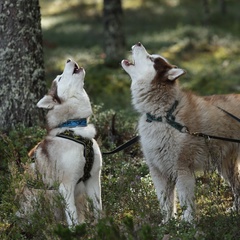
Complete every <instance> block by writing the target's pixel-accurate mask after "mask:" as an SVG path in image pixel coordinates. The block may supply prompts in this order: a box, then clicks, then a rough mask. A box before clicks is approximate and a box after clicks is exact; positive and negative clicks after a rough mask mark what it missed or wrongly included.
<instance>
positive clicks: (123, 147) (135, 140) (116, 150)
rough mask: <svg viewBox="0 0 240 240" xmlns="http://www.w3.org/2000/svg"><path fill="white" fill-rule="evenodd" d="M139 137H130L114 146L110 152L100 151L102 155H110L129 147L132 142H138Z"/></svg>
mask: <svg viewBox="0 0 240 240" xmlns="http://www.w3.org/2000/svg"><path fill="white" fill-rule="evenodd" d="M139 139H140V137H139V136H135V137H133V138H132V139H130V140H129V141H127V142H126V143H124V144H122V145H120V146H119V147H117V148H115V149H114V150H112V151H110V152H102V155H110V154H114V153H117V152H120V151H122V150H124V149H126V148H128V147H130V146H131V145H133V144H134V143H136V142H138V141H139Z"/></svg>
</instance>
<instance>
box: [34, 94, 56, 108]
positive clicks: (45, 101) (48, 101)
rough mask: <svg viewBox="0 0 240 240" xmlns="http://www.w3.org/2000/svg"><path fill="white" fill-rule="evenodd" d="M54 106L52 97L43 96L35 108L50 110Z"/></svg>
mask: <svg viewBox="0 0 240 240" xmlns="http://www.w3.org/2000/svg"><path fill="white" fill-rule="evenodd" d="M55 105H56V102H55V101H54V100H53V97H52V96H50V95H45V96H44V97H43V98H42V99H41V100H39V102H38V103H37V107H39V108H44V109H52V108H53V107H54V106H55Z"/></svg>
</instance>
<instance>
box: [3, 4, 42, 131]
mask: <svg viewBox="0 0 240 240" xmlns="http://www.w3.org/2000/svg"><path fill="white" fill-rule="evenodd" d="M40 20H41V16H40V7H39V2H38V0H0V39H1V40H0V129H2V130H9V129H10V128H13V127H14V126H16V124H18V123H22V124H23V125H25V126H33V125H35V124H37V123H38V122H39V120H41V121H42V120H43V112H42V111H40V110H38V109H37V108H36V103H37V101H38V100H39V99H40V98H41V97H42V96H43V95H44V93H45V91H46V84H45V81H44V62H43V48H42V31H41V21H40Z"/></svg>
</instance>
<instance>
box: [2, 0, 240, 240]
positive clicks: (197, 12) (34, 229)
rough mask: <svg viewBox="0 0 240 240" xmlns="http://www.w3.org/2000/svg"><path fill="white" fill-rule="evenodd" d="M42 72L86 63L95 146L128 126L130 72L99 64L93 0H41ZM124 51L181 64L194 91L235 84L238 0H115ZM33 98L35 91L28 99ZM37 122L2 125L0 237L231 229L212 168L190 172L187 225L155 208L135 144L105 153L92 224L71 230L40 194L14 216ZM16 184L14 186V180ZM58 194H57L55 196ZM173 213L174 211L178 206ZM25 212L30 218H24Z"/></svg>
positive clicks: (115, 139)
mask: <svg viewBox="0 0 240 240" xmlns="http://www.w3.org/2000/svg"><path fill="white" fill-rule="evenodd" d="M40 6H41V14H42V31H43V46H44V67H45V79H46V82H47V86H48V87H49V86H50V84H51V81H52V80H53V79H54V78H55V76H56V75H57V74H60V73H61V72H62V70H63V67H64V64H65V61H66V60H67V59H68V58H72V59H73V60H75V61H77V62H78V63H79V65H81V66H83V67H84V68H85V69H86V72H87V75H86V79H85V88H86V91H87V92H88V94H89V96H90V99H91V101H92V104H93V106H94V116H93V118H92V120H91V121H92V122H93V123H95V125H96V127H97V130H98V136H97V139H98V141H99V142H100V143H101V149H102V150H109V149H110V148H114V147H115V146H117V145H119V144H121V143H123V142H125V141H127V140H128V139H130V138H131V137H132V136H134V135H135V134H136V122H137V114H136V113H135V111H134V110H133V108H132V106H131V96H130V90H129V87H130V78H129V76H128V75H127V74H126V73H125V72H124V71H123V70H122V69H121V66H120V61H121V60H122V59H119V66H118V67H114V68H113V67H109V66H107V65H106V64H105V58H106V54H105V52H104V50H103V49H104V47H103V46H104V34H103V19H102V8H103V4H102V1H98V0H82V1H79V0H69V1H63V0H51V1H47V0H40ZM122 7H123V19H122V20H123V34H124V37H125V52H124V55H125V57H126V58H130V50H131V46H132V45H133V44H135V43H137V42H139V41H140V42H142V43H143V44H144V45H145V47H146V48H147V50H148V51H149V52H150V53H158V54H161V55H163V56H164V57H166V58H167V59H168V60H169V61H170V63H172V64H174V65H177V66H179V67H181V68H184V69H185V70H186V71H187V75H185V76H184V77H182V78H181V85H182V87H183V88H185V89H188V90H191V91H194V92H196V93H197V94H200V95H209V94H221V93H232V92H235V93H239V92H240V79H239V75H240V41H239V38H240V14H239V8H240V2H239V1H238V0H229V1H220V0H212V1H210V0H208V1H207V0H203V1H191V0H148V1H144V0H136V1H131V0H124V1H122ZM37 101H38V99H36V103H37ZM44 135H45V131H44V129H43V128H41V127H39V126H36V127H31V128H26V127H24V126H21V125H18V126H16V127H15V128H14V129H12V131H10V132H9V133H8V134H4V133H1V143H0V152H1V168H0V171H1V177H0V193H1V195H0V236H1V239H163V238H165V239H239V238H240V233H239V226H240V216H239V214H236V213H235V212H231V211H229V212H226V211H225V209H226V208H228V207H230V206H231V202H232V199H233V197H232V195H231V191H230V189H229V187H228V186H227V185H226V184H225V183H223V182H222V180H221V178H219V177H218V176H217V175H216V174H215V173H214V172H213V174H211V175H208V174H207V173H205V174H204V175H200V176H197V178H196V181H197V189H196V200H197V209H198V210H197V216H198V217H197V220H196V223H195V227H194V226H191V225H188V224H185V223H182V222H181V221H179V219H178V218H177V220H172V221H171V222H169V223H168V224H165V225H161V224H160V223H161V220H162V217H161V215H160V211H159V205H158V201H157V198H156V195H155V190H154V187H153V185H152V181H151V178H150V176H149V173H148V169H147V167H146V164H145V162H144V159H143V156H142V154H141V150H140V147H139V145H136V146H134V147H133V148H131V149H128V150H126V151H125V152H122V153H119V154H116V155H114V156H110V157H104V159H103V161H104V164H103V172H102V189H103V193H102V195H103V207H104V212H105V217H104V218H103V219H102V220H101V221H100V222H99V223H98V224H96V225H93V224H92V216H89V219H88V221H87V222H86V224H84V225H82V226H79V228H76V229H75V231H69V230H68V229H67V228H65V224H64V222H63V223H62V224H57V223H56V221H55V220H54V218H53V217H52V214H51V209H49V207H47V204H45V201H44V199H42V198H41V199H40V200H39V201H38V202H37V203H36V204H37V206H38V210H37V211H36V212H35V213H34V214H33V215H32V216H31V218H30V220H29V219H28V220H26V219H21V220H20V219H18V218H17V217H16V216H15V212H16V211H17V209H18V207H19V206H18V194H19V192H16V189H19V188H20V187H21V186H22V185H23V184H24V183H25V179H24V174H23V169H22V168H23V165H24V164H25V163H26V162H28V161H29V159H28V158H27V152H28V150H29V149H31V147H32V146H34V145H35V144H36V143H37V142H38V141H39V140H40V139H41V138H42V137H43V136H44ZM19 185H20V186H19ZM61 204H62V203H61ZM179 214H180V212H179ZM29 222H31V224H29Z"/></svg>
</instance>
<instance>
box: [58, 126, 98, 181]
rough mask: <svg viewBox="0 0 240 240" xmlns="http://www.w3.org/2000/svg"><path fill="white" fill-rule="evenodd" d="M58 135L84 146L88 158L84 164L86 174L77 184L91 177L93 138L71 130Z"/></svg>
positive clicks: (85, 155)
mask: <svg viewBox="0 0 240 240" xmlns="http://www.w3.org/2000/svg"><path fill="white" fill-rule="evenodd" d="M56 136H57V137H61V138H65V139H68V140H71V141H74V142H76V143H79V144H82V145H83V146H84V157H85V159H86V163H85V166H84V174H83V176H82V177H81V178H80V179H79V180H78V182H77V184H78V183H80V182H81V181H83V182H85V181H87V180H88V179H89V178H90V177H91V174H90V172H91V170H92V166H93V162H94V151H93V142H92V140H91V139H87V138H84V137H82V136H80V135H76V134H74V132H73V131H71V130H66V131H64V132H62V133H59V134H57V135H56Z"/></svg>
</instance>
